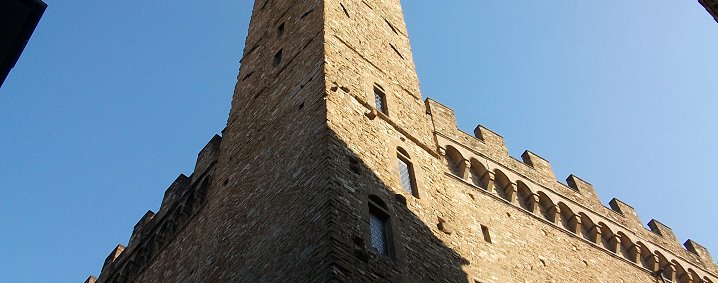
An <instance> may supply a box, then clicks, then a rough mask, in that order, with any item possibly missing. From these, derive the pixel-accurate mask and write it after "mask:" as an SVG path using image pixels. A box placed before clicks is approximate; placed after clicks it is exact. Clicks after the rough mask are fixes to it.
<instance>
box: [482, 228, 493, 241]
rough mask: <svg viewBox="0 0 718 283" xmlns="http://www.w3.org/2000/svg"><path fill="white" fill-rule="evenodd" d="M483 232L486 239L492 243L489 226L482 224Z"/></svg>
mask: <svg viewBox="0 0 718 283" xmlns="http://www.w3.org/2000/svg"><path fill="white" fill-rule="evenodd" d="M481 233H484V241H486V242H487V243H491V233H490V232H489V227H486V226H484V225H481Z"/></svg>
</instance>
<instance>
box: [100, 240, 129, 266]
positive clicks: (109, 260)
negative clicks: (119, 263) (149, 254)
mask: <svg viewBox="0 0 718 283" xmlns="http://www.w3.org/2000/svg"><path fill="white" fill-rule="evenodd" d="M124 251H125V246H123V245H119V244H118V245H117V246H116V247H115V248H114V249H113V250H112V252H110V255H108V256H107V258H105V263H104V264H103V265H102V271H101V273H105V272H106V271H107V270H109V269H111V268H112V265H113V263H114V262H115V261H116V260H117V258H119V257H120V255H122V252H124Z"/></svg>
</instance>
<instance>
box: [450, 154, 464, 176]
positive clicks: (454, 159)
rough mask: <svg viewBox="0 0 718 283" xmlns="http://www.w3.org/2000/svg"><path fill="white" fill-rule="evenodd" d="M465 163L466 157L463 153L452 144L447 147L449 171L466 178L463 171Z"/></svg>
mask: <svg viewBox="0 0 718 283" xmlns="http://www.w3.org/2000/svg"><path fill="white" fill-rule="evenodd" d="M463 163H464V157H463V156H461V153H459V151H458V150H456V149H455V148H453V147H452V146H447V147H446V166H447V167H448V168H449V172H451V174H454V175H456V176H458V177H459V178H462V179H463V178H464V173H463V171H464V170H463V169H464V168H463Z"/></svg>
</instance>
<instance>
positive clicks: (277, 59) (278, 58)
mask: <svg viewBox="0 0 718 283" xmlns="http://www.w3.org/2000/svg"><path fill="white" fill-rule="evenodd" d="M281 63H282V50H281V49H280V50H279V52H277V54H274V67H276V66H279V64H281Z"/></svg>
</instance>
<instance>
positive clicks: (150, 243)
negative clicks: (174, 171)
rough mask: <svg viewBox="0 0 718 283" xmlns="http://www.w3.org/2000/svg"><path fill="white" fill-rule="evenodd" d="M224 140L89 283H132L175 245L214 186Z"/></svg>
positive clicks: (207, 150) (202, 156) (208, 149)
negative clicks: (213, 180)
mask: <svg viewBox="0 0 718 283" xmlns="http://www.w3.org/2000/svg"><path fill="white" fill-rule="evenodd" d="M221 142H222V138H221V137H220V136H218V135H215V136H214V137H213V138H212V139H211V140H210V141H209V143H207V145H206V146H205V147H204V148H203V149H202V150H201V151H200V153H199V154H198V157H197V163H196V164H195V172H194V173H193V174H192V175H190V177H188V176H185V175H184V174H180V175H179V176H178V177H177V179H175V181H174V182H172V184H171V185H170V186H169V188H167V190H166V191H165V194H164V198H163V199H162V203H161V205H160V209H159V211H158V212H157V213H156V214H155V213H154V212H153V211H151V210H149V211H147V213H145V215H144V216H142V218H140V220H139V221H138V222H137V224H136V225H135V227H134V229H133V231H132V235H131V236H130V239H129V243H128V245H127V247H125V246H123V245H118V246H117V247H116V248H115V249H114V250H112V252H111V253H110V255H109V256H108V257H107V259H106V260H105V264H104V265H103V267H102V271H101V273H100V276H99V277H97V278H95V277H94V276H90V277H89V278H88V279H87V281H86V282H91V283H94V282H131V281H132V280H134V279H135V278H136V277H137V276H138V274H140V273H141V272H142V270H143V269H144V268H145V267H146V266H147V265H148V264H150V263H151V262H152V261H153V260H154V258H155V257H156V256H157V255H158V254H159V252H160V251H161V249H162V248H163V247H164V246H165V245H167V244H169V243H170V242H172V240H173V238H174V237H175V236H176V235H177V233H178V232H179V230H180V229H182V228H184V227H185V226H186V225H187V223H188V222H189V220H190V219H191V218H192V216H194V214H195V213H196V212H197V211H199V210H200V209H201V208H202V207H203V204H204V200H205V197H206V194H207V193H208V191H209V190H210V187H211V185H212V178H213V175H214V165H215V164H216V163H217V158H218V153H219V145H220V144H221Z"/></svg>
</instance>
